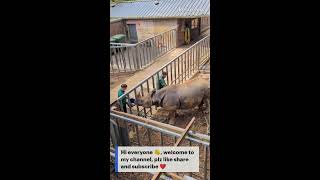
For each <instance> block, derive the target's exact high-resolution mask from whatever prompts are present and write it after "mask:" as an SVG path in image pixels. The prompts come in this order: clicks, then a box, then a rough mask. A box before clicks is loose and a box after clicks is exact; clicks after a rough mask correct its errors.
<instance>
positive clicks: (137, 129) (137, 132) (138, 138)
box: [135, 125, 191, 146]
mask: <svg viewBox="0 0 320 180" xmlns="http://www.w3.org/2000/svg"><path fill="white" fill-rule="evenodd" d="M135 127H136V135H137V141H138V144H139V146H140V145H141V144H140V137H139V127H138V125H135ZM190 142H191V141H190Z"/></svg>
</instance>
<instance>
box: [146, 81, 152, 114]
mask: <svg viewBox="0 0 320 180" xmlns="http://www.w3.org/2000/svg"><path fill="white" fill-rule="evenodd" d="M147 91H148V93H150V88H149V81H147ZM150 115H152V106H151V107H150Z"/></svg>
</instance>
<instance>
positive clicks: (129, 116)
mask: <svg viewBox="0 0 320 180" xmlns="http://www.w3.org/2000/svg"><path fill="white" fill-rule="evenodd" d="M110 112H111V113H114V114H117V115H119V116H125V117H127V118H131V119H135V120H137V121H139V122H143V123H146V124H149V125H154V126H157V127H160V128H163V129H167V130H169V131H173V132H175V133H179V134H181V133H182V132H183V129H182V128H179V127H176V126H172V125H170V124H165V123H161V122H158V121H154V120H151V119H147V118H143V117H140V116H135V115H133V114H129V113H125V112H121V111H115V110H111V111H110Z"/></svg>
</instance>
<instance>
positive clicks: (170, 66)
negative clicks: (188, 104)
mask: <svg viewBox="0 0 320 180" xmlns="http://www.w3.org/2000/svg"><path fill="white" fill-rule="evenodd" d="M170 78H171V79H170V82H171V84H172V63H171V64H170ZM168 84H169V83H168Z"/></svg>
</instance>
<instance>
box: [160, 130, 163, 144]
mask: <svg viewBox="0 0 320 180" xmlns="http://www.w3.org/2000/svg"><path fill="white" fill-rule="evenodd" d="M160 143H161V146H163V135H162V132H160Z"/></svg>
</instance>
